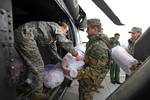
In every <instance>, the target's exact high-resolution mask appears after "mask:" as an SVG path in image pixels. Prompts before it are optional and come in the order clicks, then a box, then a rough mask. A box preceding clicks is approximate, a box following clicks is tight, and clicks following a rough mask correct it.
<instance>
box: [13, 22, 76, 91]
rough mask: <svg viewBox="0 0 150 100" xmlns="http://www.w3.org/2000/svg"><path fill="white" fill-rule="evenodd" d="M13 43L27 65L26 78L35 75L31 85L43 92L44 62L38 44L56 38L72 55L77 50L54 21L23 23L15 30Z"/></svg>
mask: <svg viewBox="0 0 150 100" xmlns="http://www.w3.org/2000/svg"><path fill="white" fill-rule="evenodd" d="M14 37H15V45H16V49H17V51H18V52H19V53H20V55H21V56H22V58H23V59H24V61H25V64H26V65H27V66H28V67H27V69H28V75H27V77H28V78H31V76H33V75H35V76H36V79H37V80H34V81H35V82H34V83H35V84H34V83H33V86H35V88H36V92H37V93H42V92H43V79H44V62H43V59H42V57H41V54H40V51H39V48H38V46H39V45H40V46H46V45H49V44H51V43H52V42H53V41H54V40H57V41H58V43H59V44H61V46H62V47H63V48H64V49H66V50H67V51H69V52H70V53H71V54H72V55H73V56H76V55H77V52H76V51H75V49H74V48H73V44H72V41H70V40H68V39H67V38H66V37H65V36H64V33H63V31H62V28H61V27H60V26H59V25H58V24H56V23H54V22H43V21H33V22H29V23H25V24H23V25H21V26H20V27H18V28H17V29H16V30H15V36H14ZM32 80H33V79H32Z"/></svg>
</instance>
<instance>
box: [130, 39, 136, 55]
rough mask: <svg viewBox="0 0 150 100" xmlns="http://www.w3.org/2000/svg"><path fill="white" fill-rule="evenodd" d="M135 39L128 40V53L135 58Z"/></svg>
mask: <svg viewBox="0 0 150 100" xmlns="http://www.w3.org/2000/svg"><path fill="white" fill-rule="evenodd" d="M135 41H136V40H135V39H133V38H130V39H129V40H128V53H129V54H131V55H132V56H133V54H134V44H135Z"/></svg>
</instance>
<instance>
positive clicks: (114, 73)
mask: <svg viewBox="0 0 150 100" xmlns="http://www.w3.org/2000/svg"><path fill="white" fill-rule="evenodd" d="M119 38H120V34H119V33H115V34H114V37H112V38H110V45H111V48H113V47H115V46H117V45H120V42H119V41H118V39H119ZM119 74H120V68H119V66H118V65H117V64H116V63H115V62H114V61H113V60H112V63H111V67H110V80H111V83H113V84H115V83H117V84H121V83H120V78H119V77H120V75H119Z"/></svg>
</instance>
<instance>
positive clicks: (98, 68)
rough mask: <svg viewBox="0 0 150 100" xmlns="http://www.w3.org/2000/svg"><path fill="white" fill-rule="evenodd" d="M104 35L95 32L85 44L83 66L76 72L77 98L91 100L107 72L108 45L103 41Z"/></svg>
mask: <svg viewBox="0 0 150 100" xmlns="http://www.w3.org/2000/svg"><path fill="white" fill-rule="evenodd" d="M103 37H105V35H104V34H103V33H100V32H99V33H96V35H93V36H91V37H89V42H88V43H87V45H86V53H85V66H84V69H83V70H80V71H79V72H78V79H79V100H92V99H93V93H94V92H96V91H98V88H100V87H101V82H102V81H103V79H104V78H105V75H106V73H107V72H108V66H107V64H108V60H109V59H108V58H109V57H108V56H109V54H108V46H107V45H106V43H105V41H103Z"/></svg>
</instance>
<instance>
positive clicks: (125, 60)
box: [111, 46, 138, 75]
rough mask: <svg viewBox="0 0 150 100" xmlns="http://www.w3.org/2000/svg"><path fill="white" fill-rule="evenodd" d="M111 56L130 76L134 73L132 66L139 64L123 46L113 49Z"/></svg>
mask: <svg viewBox="0 0 150 100" xmlns="http://www.w3.org/2000/svg"><path fill="white" fill-rule="evenodd" d="M111 56H112V58H113V60H114V61H115V62H116V63H117V64H118V66H119V67H121V68H122V69H123V70H124V72H125V73H126V74H128V75H130V74H131V73H132V72H131V70H130V68H131V67H132V65H134V64H137V63H138V61H137V60H136V59H135V58H133V57H132V56H131V55H130V54H129V53H128V52H127V51H126V50H125V49H124V48H123V47H121V46H116V47H114V48H112V52H111Z"/></svg>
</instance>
